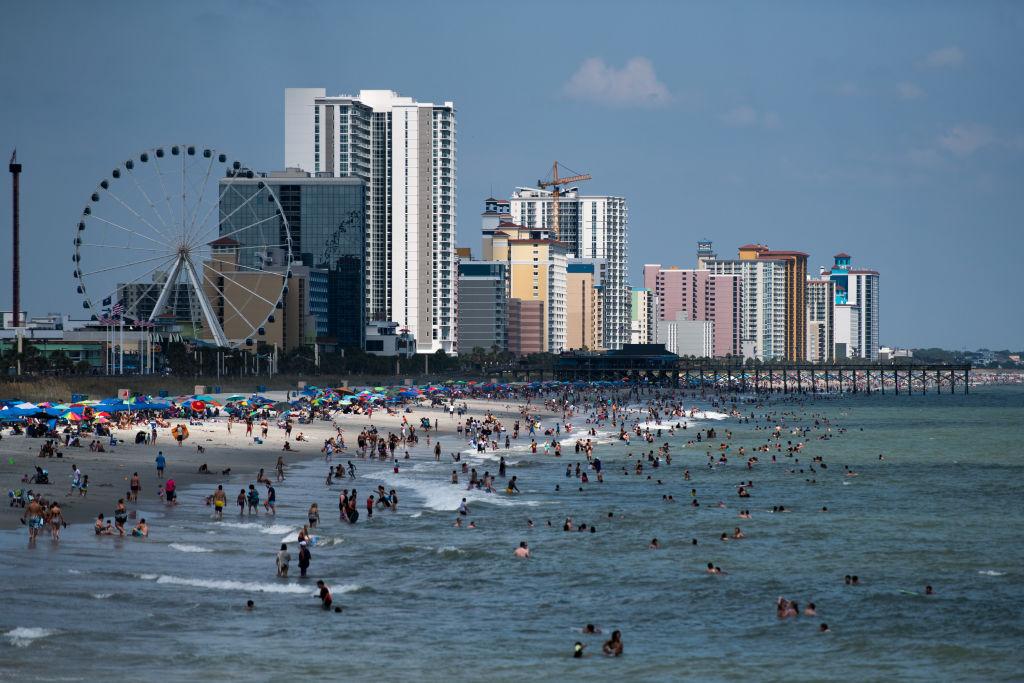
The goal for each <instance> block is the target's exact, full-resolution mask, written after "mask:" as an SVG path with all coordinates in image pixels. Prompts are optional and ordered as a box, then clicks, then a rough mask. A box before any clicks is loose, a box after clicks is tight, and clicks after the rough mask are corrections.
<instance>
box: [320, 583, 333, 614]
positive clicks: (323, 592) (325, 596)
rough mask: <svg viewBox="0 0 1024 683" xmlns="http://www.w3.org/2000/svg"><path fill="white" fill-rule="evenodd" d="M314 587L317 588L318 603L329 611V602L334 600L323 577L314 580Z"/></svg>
mask: <svg viewBox="0 0 1024 683" xmlns="http://www.w3.org/2000/svg"><path fill="white" fill-rule="evenodd" d="M316 587H317V588H318V589H319V592H318V594H317V597H319V598H320V605H321V607H323V608H324V610H326V611H330V609H331V603H333V602H334V597H333V596H332V595H331V589H330V588H328V587H327V584H326V583H324V581H323V579H320V580H319V581H317V582H316Z"/></svg>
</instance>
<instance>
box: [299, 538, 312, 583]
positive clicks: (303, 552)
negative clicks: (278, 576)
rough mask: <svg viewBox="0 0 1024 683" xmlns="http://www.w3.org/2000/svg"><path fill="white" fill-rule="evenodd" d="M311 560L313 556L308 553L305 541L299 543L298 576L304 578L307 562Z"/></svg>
mask: <svg viewBox="0 0 1024 683" xmlns="http://www.w3.org/2000/svg"><path fill="white" fill-rule="evenodd" d="M311 559H313V555H312V554H311V553H310V552H309V548H308V547H307V545H306V542H305V541H299V576H301V577H302V578H306V572H307V571H309V561H310V560H311Z"/></svg>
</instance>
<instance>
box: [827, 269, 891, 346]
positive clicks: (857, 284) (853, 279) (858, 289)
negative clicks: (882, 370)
mask: <svg viewBox="0 0 1024 683" xmlns="http://www.w3.org/2000/svg"><path fill="white" fill-rule="evenodd" d="M851 260H852V258H851V256H850V255H849V254H846V253H839V254H836V255H835V257H834V263H833V265H832V271H831V273H830V274H829V279H831V280H832V281H833V282H834V283H835V286H836V291H835V297H836V298H835V302H836V307H835V308H836V334H835V336H836V355H837V356H839V357H844V358H846V357H848V358H866V359H869V360H878V346H879V344H878V304H879V292H878V288H879V274H878V271H877V270H864V269H858V268H852V267H851V266H850V262H851ZM841 344H842V345H844V346H843V347H841V346H840V345H841Z"/></svg>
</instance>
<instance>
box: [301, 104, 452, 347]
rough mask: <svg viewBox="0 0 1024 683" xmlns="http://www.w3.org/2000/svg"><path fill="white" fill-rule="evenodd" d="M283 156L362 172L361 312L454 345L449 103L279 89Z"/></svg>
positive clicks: (309, 166)
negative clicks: (282, 93)
mask: <svg viewBox="0 0 1024 683" xmlns="http://www.w3.org/2000/svg"><path fill="white" fill-rule="evenodd" d="M284 147H285V166H288V167H297V168H302V169H304V170H307V171H311V172H312V173H313V174H314V175H317V176H324V175H326V176H336V177H344V176H352V177H356V178H361V179H363V180H364V181H365V182H366V315H367V319H368V320H379V319H388V320H394V321H396V322H398V323H399V324H401V325H402V326H403V327H407V328H408V329H409V330H410V332H412V333H413V334H414V335H415V336H416V342H417V348H418V350H419V351H420V352H421V353H429V352H433V351H436V350H438V349H442V350H444V351H445V352H446V353H455V352H456V350H457V342H458V340H457V333H458V327H457V315H456V309H457V306H458V291H457V288H458V276H457V273H456V267H457V260H456V257H455V105H454V104H453V103H452V102H445V103H444V104H432V103H429V102H416V101H414V100H413V99H412V98H410V97H401V96H400V95H398V93H396V92H393V91H391V90H361V91H360V92H359V94H358V95H338V96H331V97H328V96H327V92H326V90H325V89H324V88H288V89H287V90H285V145H284Z"/></svg>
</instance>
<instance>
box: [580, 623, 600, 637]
mask: <svg viewBox="0 0 1024 683" xmlns="http://www.w3.org/2000/svg"><path fill="white" fill-rule="evenodd" d="M580 632H581V633H586V634H587V635H594V634H597V633H600V632H601V629H599V628H598V627H596V626H594V625H593V624H587V625H586V626H584V627H583V628H582V629H581V631H580Z"/></svg>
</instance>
